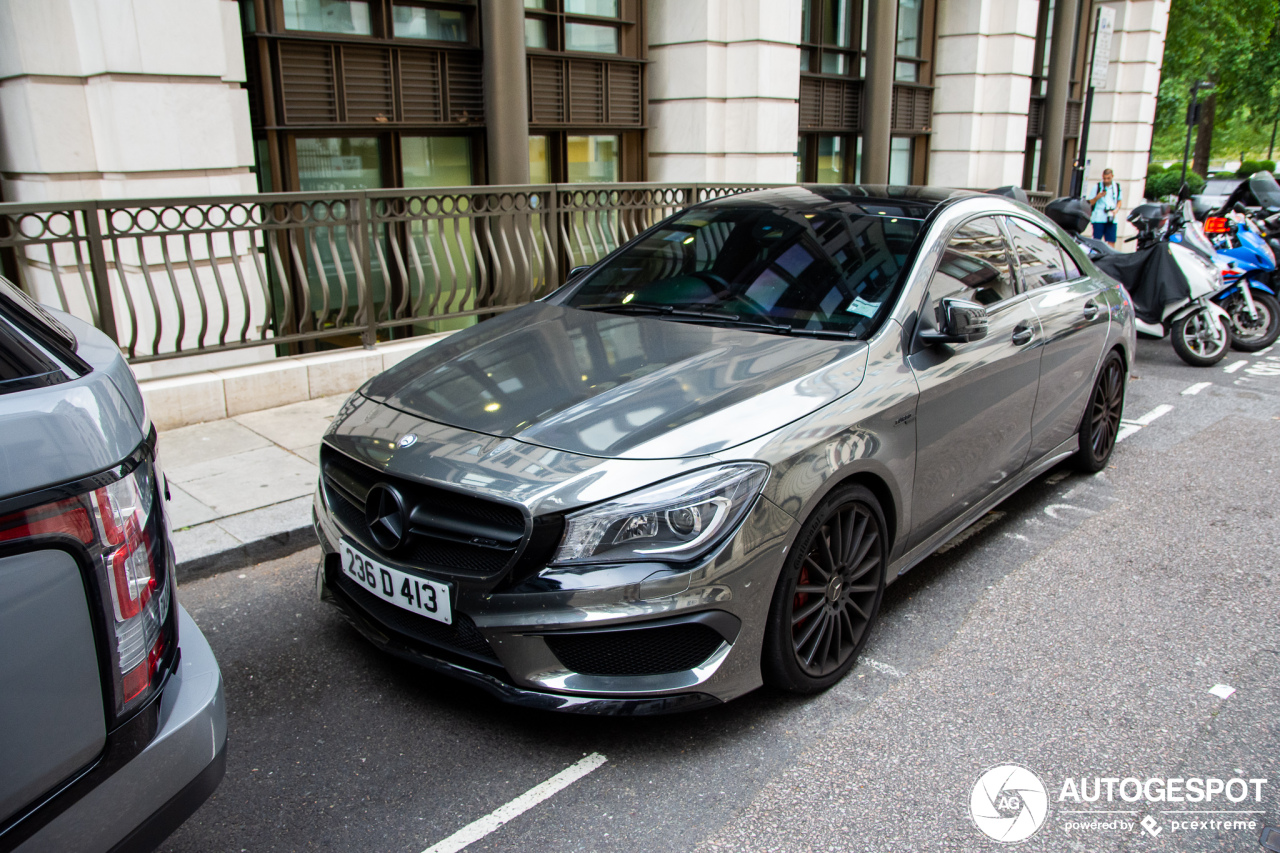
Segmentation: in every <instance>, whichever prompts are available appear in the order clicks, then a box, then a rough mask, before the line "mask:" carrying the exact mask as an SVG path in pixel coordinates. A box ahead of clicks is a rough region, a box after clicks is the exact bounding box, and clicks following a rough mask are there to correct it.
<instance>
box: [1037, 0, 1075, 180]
mask: <svg viewBox="0 0 1280 853" xmlns="http://www.w3.org/2000/svg"><path fill="white" fill-rule="evenodd" d="M1079 8H1080V0H1057V2H1056V3H1055V4H1054V7H1053V39H1052V41H1050V43H1049V79H1048V81H1047V91H1046V92H1045V99H1044V141H1043V142H1042V143H1041V149H1040V150H1041V151H1042V152H1043V154H1042V156H1043V157H1044V168H1042V169H1041V170H1040V181H1041V183H1042V184H1043V185H1044V189H1045V190H1046V191H1047V192H1051V193H1053V194H1054V195H1058V194H1059V193H1060V192H1062V178H1063V170H1062V147H1063V143H1064V142H1065V141H1066V131H1067V99H1068V98H1070V97H1071V58H1072V54H1073V53H1074V50H1073V48H1074V47H1075V43H1076V16H1077V12H1078V10H1079Z"/></svg>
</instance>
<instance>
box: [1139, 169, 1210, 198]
mask: <svg viewBox="0 0 1280 853" xmlns="http://www.w3.org/2000/svg"><path fill="white" fill-rule="evenodd" d="M1181 185H1182V166H1181V165H1177V166H1173V167H1172V168H1169V169H1166V170H1164V171H1163V172H1156V173H1155V174H1151V173H1150V172H1148V173H1147V183H1146V186H1145V187H1144V188H1143V190H1142V197H1143V198H1145V199H1147V200H1148V201H1157V200H1159V199H1162V198H1166V197H1168V196H1173V195H1177V194H1178V187H1180V186H1181ZM1187 187H1188V188H1189V189H1190V190H1191V192H1192V193H1193V194H1194V193H1198V192H1200V191H1201V190H1203V189H1204V178H1202V177H1200V176H1199V175H1197V174H1196V173H1195V172H1192V171H1190V170H1188V171H1187Z"/></svg>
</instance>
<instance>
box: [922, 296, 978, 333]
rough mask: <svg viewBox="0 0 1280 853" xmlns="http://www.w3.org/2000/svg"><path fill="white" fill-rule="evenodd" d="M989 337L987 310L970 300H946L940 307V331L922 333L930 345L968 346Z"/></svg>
mask: <svg viewBox="0 0 1280 853" xmlns="http://www.w3.org/2000/svg"><path fill="white" fill-rule="evenodd" d="M986 336H987V309H986V308H983V307H982V306H981V305H979V304H978V303H977V302H970V301H969V300H968V299H950V298H949V299H944V300H942V304H941V305H939V306H938V329H937V331H933V330H929V331H925V332H921V333H920V339H921V340H922V341H925V342H926V343H930V344H967V343H970V342H972V341H980V340H982V339H983V338H985V337H986Z"/></svg>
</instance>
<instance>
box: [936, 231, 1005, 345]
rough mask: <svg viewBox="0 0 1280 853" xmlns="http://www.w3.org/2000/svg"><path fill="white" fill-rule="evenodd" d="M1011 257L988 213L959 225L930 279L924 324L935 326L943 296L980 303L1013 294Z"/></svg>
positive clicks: (990, 302) (991, 301) (990, 303)
mask: <svg viewBox="0 0 1280 853" xmlns="http://www.w3.org/2000/svg"><path fill="white" fill-rule="evenodd" d="M1012 269H1013V268H1012V258H1011V256H1010V253H1009V247H1008V244H1007V243H1006V242H1005V239H1004V235H1003V234H1001V233H1000V227H999V225H997V224H996V220H995V218H994V217H991V216H984V217H982V218H981V219H973V220H970V221H969V222H966V223H965V224H964V225H961V226H960V227H959V228H958V229H956V232H955V233H954V234H952V235H951V239H950V240H948V241H947V247H946V249H944V250H943V253H942V263H940V264H939V265H938V269H937V271H936V272H935V273H934V274H933V280H932V281H930V282H929V296H928V298H927V300H926V303H925V308H924V316H923V318H922V319H923V321H924V323H925V326H926V327H927V328H931V329H932V328H937V325H938V309H939V308H940V307H941V303H942V300H943V299H947V298H952V299H967V300H969V301H970V302H977V303H979V304H982V305H994V304H995V303H997V302H1001V301H1003V300H1005V299H1008V298H1010V297H1012V296H1013V295H1014V294H1015V293H1016V292H1017V291H1016V289H1015V288H1014V286H1013V273H1012Z"/></svg>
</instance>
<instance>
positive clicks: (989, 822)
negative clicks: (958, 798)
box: [969, 764, 1049, 844]
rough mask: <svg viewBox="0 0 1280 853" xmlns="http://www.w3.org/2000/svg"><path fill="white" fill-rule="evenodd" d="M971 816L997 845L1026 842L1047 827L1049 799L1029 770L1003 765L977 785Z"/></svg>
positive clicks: (971, 798) (989, 773)
mask: <svg viewBox="0 0 1280 853" xmlns="http://www.w3.org/2000/svg"><path fill="white" fill-rule="evenodd" d="M969 814H970V816H971V817H972V818H973V823H974V825H975V826H977V827H978V829H980V830H982V832H983V833H985V834H986V835H987V836H988V837H990V838H994V839H995V840H996V841H1001V842H1005V843H1007V844H1013V843H1016V842H1019V841H1026V840H1027V839H1028V838H1030V837H1031V836H1033V835H1035V833H1036V830H1038V829H1039V828H1040V827H1041V826H1043V825H1044V819H1045V817H1047V816H1048V814H1049V795H1048V794H1047V793H1046V792H1045V789H1044V783H1043V782H1041V781H1040V777H1038V776H1036V774H1034V773H1032V772H1031V771H1030V770H1028V769H1027V768H1025V767H1019V766H1018V765H1017V764H1000V765H998V766H996V767H992V768H991V769H990V770H988V771H987V772H986V773H983V774H982V775H981V776H980V777H978V781H977V782H976V783H974V786H973V792H972V793H971V794H970V795H969Z"/></svg>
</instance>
